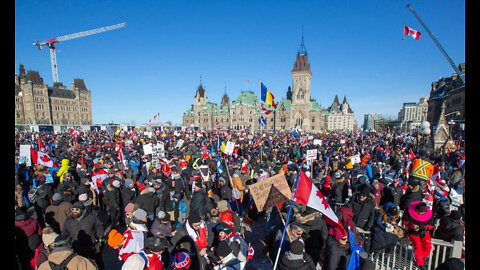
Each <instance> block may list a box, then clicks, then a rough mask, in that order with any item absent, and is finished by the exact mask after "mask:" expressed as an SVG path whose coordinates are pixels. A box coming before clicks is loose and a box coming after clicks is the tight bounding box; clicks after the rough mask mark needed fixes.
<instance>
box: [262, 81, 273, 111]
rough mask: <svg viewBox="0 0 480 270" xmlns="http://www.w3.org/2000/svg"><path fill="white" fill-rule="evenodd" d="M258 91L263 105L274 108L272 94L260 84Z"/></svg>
mask: <svg viewBox="0 0 480 270" xmlns="http://www.w3.org/2000/svg"><path fill="white" fill-rule="evenodd" d="M260 90H261V99H262V101H263V102H265V104H267V105H270V106H272V107H273V108H275V100H274V98H275V97H274V96H273V94H272V92H270V90H268V89H267V87H266V86H265V85H264V84H263V83H262V82H261V83H260Z"/></svg>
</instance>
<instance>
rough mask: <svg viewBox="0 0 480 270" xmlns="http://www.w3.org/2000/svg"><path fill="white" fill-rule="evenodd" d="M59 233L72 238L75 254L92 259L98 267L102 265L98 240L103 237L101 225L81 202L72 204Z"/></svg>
mask: <svg viewBox="0 0 480 270" xmlns="http://www.w3.org/2000/svg"><path fill="white" fill-rule="evenodd" d="M61 235H62V236H65V237H66V236H68V237H70V238H71V239H72V248H73V250H74V251H75V252H76V253H77V254H79V255H82V256H84V257H87V258H90V259H94V260H95V261H96V263H97V265H99V267H101V268H102V267H103V260H102V255H101V253H100V249H99V247H100V241H101V240H102V241H103V239H104V229H103V225H102V222H101V221H100V219H99V218H98V217H97V216H94V215H93V214H92V213H89V212H88V211H85V206H84V205H83V204H82V203H80V202H75V203H74V204H73V205H72V215H71V216H70V217H68V218H67V220H66V221H65V224H64V225H63V230H62V233H61Z"/></svg>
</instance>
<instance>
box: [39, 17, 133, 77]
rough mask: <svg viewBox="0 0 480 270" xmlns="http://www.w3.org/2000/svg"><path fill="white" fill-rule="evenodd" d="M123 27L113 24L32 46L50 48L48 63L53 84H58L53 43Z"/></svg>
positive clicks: (121, 24) (123, 24) (120, 24)
mask: <svg viewBox="0 0 480 270" xmlns="http://www.w3.org/2000/svg"><path fill="white" fill-rule="evenodd" d="M125 26H127V24H126V23H119V24H115V25H111V26H106V27H100V28H96V29H92V30H88V31H83V32H78V33H75V34H70V35H65V36H61V37H55V38H49V39H46V40H44V41H42V42H39V41H38V40H37V41H35V42H34V43H33V45H34V46H37V47H38V49H39V50H41V49H42V46H44V45H46V46H48V47H49V48H50V62H51V65H52V76H53V82H54V83H58V71H57V56H56V53H55V43H59V42H62V41H66V40H71V39H75V38H81V37H86V36H90V35H93V34H98V33H102V32H106V31H110V30H114V29H118V28H122V27H125Z"/></svg>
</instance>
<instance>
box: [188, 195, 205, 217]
mask: <svg viewBox="0 0 480 270" xmlns="http://www.w3.org/2000/svg"><path fill="white" fill-rule="evenodd" d="M207 200H208V198H207V193H205V190H203V189H200V190H199V191H195V192H193V195H192V199H191V200H190V213H193V212H197V213H198V214H199V215H200V216H201V217H204V216H205V215H206V214H207V207H206V204H207Z"/></svg>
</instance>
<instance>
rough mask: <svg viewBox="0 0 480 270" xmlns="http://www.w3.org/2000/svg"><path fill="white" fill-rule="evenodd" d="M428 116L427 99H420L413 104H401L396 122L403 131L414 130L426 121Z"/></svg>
mask: <svg viewBox="0 0 480 270" xmlns="http://www.w3.org/2000/svg"><path fill="white" fill-rule="evenodd" d="M427 114H428V97H422V98H420V100H419V101H418V103H415V102H406V103H403V107H402V109H401V110H400V112H399V113H398V121H399V122H400V123H401V128H402V130H404V131H410V130H414V129H416V128H417V127H419V126H420V124H421V123H422V122H423V121H425V120H427Z"/></svg>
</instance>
